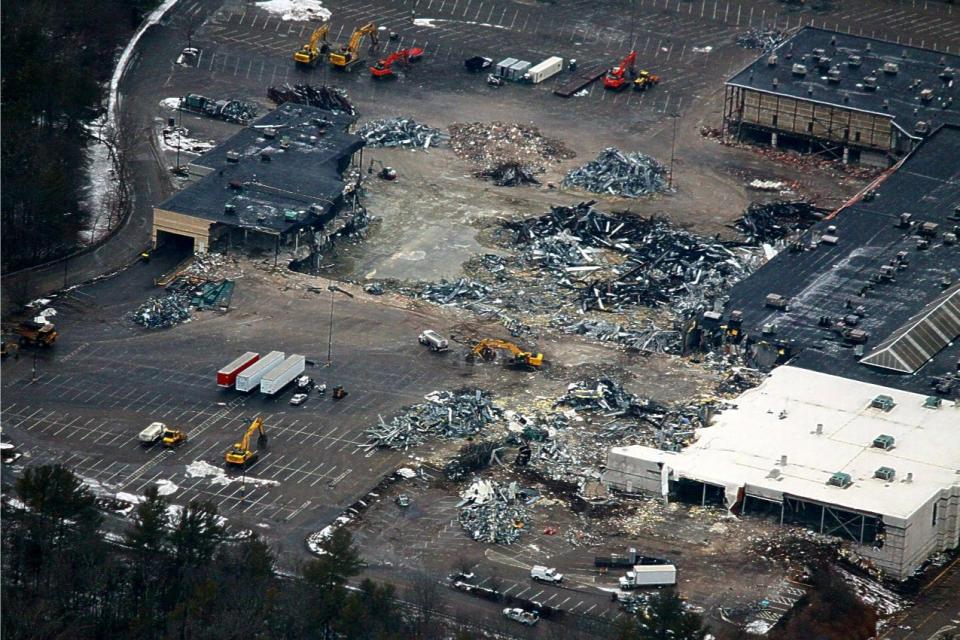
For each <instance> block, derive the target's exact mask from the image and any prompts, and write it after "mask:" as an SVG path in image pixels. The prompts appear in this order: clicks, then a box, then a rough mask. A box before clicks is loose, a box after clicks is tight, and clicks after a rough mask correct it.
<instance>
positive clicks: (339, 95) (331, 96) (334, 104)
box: [267, 84, 357, 116]
mask: <svg viewBox="0 0 960 640" xmlns="http://www.w3.org/2000/svg"><path fill="white" fill-rule="evenodd" d="M267 97H268V98H270V100H272V101H273V102H274V103H276V104H277V105H281V104H283V103H284V102H293V103H296V104H306V105H309V106H311V107H318V108H320V109H326V110H327V111H333V112H334V113H339V112H343V113H347V114H349V115H351V116H354V115H357V110H356V109H355V108H354V107H353V104H351V103H350V99H349V98H348V97H347V92H346V91H344V90H343V89H339V88H337V87H330V86H327V85H321V86H319V87H315V86H313V85H309V84H296V85H294V86H292V87H291V86H290V85H289V84H285V85H283V86H282V87H270V88H269V89H267Z"/></svg>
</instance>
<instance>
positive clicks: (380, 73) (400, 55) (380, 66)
mask: <svg viewBox="0 0 960 640" xmlns="http://www.w3.org/2000/svg"><path fill="white" fill-rule="evenodd" d="M421 57H423V49H421V48H420V47H413V48H411V49H400V50H399V51H397V52H396V53H391V54H390V55H389V56H387V57H386V58H384V59H383V60H380V61H379V62H377V64H375V65H374V66H372V67H370V74H371V75H372V76H373V77H374V78H390V77H394V73H393V63H394V62H400V63H402V64H409V63H411V62H416V61H417V60H419V59H420V58H421Z"/></svg>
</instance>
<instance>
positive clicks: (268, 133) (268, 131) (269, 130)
mask: <svg viewBox="0 0 960 640" xmlns="http://www.w3.org/2000/svg"><path fill="white" fill-rule="evenodd" d="M263 137H264V138H266V139H267V140H273V139H274V138H276V137H277V130H276V129H274V128H273V127H266V128H265V129H264V130H263Z"/></svg>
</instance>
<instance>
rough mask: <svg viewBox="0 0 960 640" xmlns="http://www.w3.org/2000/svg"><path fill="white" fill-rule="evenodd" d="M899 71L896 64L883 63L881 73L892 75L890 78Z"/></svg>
mask: <svg viewBox="0 0 960 640" xmlns="http://www.w3.org/2000/svg"><path fill="white" fill-rule="evenodd" d="M899 71H900V66H899V65H897V63H896V62H885V63H884V64H883V72H884V73H888V74H890V75H892V76H895V75H897V73H898V72H899Z"/></svg>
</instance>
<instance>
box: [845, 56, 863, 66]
mask: <svg viewBox="0 0 960 640" xmlns="http://www.w3.org/2000/svg"><path fill="white" fill-rule="evenodd" d="M861 64H863V58H861V57H860V56H850V57H849V58H847V66H848V67H852V68H854V69H856V68H857V67H859V66H860V65H861Z"/></svg>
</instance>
